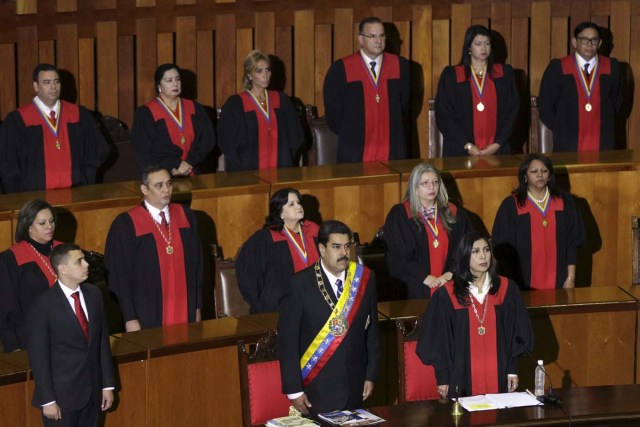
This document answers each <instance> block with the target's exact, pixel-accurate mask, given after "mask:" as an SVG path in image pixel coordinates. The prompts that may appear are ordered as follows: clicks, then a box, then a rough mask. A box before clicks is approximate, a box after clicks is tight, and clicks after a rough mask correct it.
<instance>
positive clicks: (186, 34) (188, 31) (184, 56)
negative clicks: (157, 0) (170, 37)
mask: <svg viewBox="0 0 640 427" xmlns="http://www.w3.org/2000/svg"><path fill="white" fill-rule="evenodd" d="M196 53H197V46H196V17H195V16H183V17H179V18H176V62H177V63H178V64H179V65H178V66H179V67H180V68H184V69H185V70H188V71H191V72H192V73H195V72H196V68H197V63H196Z"/></svg>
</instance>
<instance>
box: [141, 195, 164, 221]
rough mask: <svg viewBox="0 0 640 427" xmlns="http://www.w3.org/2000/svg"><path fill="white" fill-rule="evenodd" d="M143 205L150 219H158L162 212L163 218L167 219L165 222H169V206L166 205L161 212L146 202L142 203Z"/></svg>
mask: <svg viewBox="0 0 640 427" xmlns="http://www.w3.org/2000/svg"><path fill="white" fill-rule="evenodd" d="M144 205H145V207H146V208H147V211H149V213H150V214H151V216H152V217H154V218H156V219H160V212H164V216H165V217H166V218H167V222H168V221H169V205H167V206H165V207H164V208H162V210H161V209H158V208H156V207H155V206H152V205H151V204H150V203H148V202H147V201H146V200H145V201H144Z"/></svg>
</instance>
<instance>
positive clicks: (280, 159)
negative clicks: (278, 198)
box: [217, 91, 304, 172]
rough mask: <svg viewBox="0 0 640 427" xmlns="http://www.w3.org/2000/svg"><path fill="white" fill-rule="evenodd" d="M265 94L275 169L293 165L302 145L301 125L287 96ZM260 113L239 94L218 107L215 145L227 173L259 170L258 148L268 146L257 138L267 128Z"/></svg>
mask: <svg viewBox="0 0 640 427" xmlns="http://www.w3.org/2000/svg"><path fill="white" fill-rule="evenodd" d="M267 93H268V94H269V110H270V114H269V120H270V121H271V128H272V129H276V128H277V132H276V134H277V141H276V143H277V167H278V168H286V167H290V166H294V165H295V164H294V162H295V160H296V157H297V155H298V152H299V151H300V148H301V147H302V144H303V143H304V133H303V132H302V125H301V124H300V120H299V119H298V116H297V114H296V112H295V110H294V108H293V103H292V102H291V99H290V98H289V96H287V94H285V93H284V92H276V91H267ZM247 95H248V94H247ZM248 96H249V97H250V95H248ZM262 114H263V113H262V112H261V111H260V107H258V106H257V105H256V104H255V103H253V102H248V101H247V99H243V97H242V96H241V95H232V96H231V97H229V99H227V101H226V102H225V103H224V105H223V106H222V111H221V112H220V119H219V120H218V129H217V130H218V144H219V145H220V151H222V154H224V160H225V170H226V171H227V172H235V171H245V170H258V169H260V154H261V146H264V145H265V144H268V143H269V142H268V141H267V138H266V137H265V136H263V137H262V139H261V137H260V135H261V134H263V135H264V134H265V132H261V130H263V128H264V127H267V126H269V123H268V122H267V121H266V120H265V118H264V116H263V115H262ZM266 133H268V131H267V132H266Z"/></svg>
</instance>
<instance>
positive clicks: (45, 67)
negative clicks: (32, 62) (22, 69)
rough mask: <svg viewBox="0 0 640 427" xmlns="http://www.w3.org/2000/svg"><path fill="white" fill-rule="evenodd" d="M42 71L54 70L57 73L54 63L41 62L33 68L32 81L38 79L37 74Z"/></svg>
mask: <svg viewBox="0 0 640 427" xmlns="http://www.w3.org/2000/svg"><path fill="white" fill-rule="evenodd" d="M42 71H55V72H56V73H57V72H58V69H57V68H56V67H55V65H51V64H47V63H42V64H38V65H36V68H34V69H33V81H34V82H37V81H38V76H39V75H40V73H41V72H42Z"/></svg>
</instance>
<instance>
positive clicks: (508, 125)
mask: <svg viewBox="0 0 640 427" xmlns="http://www.w3.org/2000/svg"><path fill="white" fill-rule="evenodd" d="M502 70H503V73H504V74H503V76H502V77H500V78H497V79H495V80H494V84H495V87H496V98H497V99H498V117H497V123H496V137H495V138H496V139H495V143H496V144H500V145H501V146H502V147H503V148H506V147H508V145H509V139H510V138H511V134H512V133H513V129H514V127H515V123H516V118H517V116H518V110H519V109H520V95H518V88H517V86H516V79H515V77H514V75H513V68H511V65H507V64H503V65H502ZM499 152H504V151H503V150H502V148H501V149H500V150H499Z"/></svg>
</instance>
